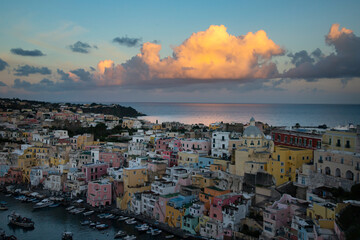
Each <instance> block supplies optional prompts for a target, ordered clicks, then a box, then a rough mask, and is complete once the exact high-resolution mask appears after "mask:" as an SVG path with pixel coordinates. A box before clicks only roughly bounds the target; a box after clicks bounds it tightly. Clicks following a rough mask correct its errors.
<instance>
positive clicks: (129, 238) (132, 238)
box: [123, 235, 136, 240]
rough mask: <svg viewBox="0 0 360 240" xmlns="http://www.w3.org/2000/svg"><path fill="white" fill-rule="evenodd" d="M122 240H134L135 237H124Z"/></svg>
mask: <svg viewBox="0 0 360 240" xmlns="http://www.w3.org/2000/svg"><path fill="white" fill-rule="evenodd" d="M123 239H124V240H134V239H136V236H135V235H131V236H130V235H127V236H126V237H124V238H123Z"/></svg>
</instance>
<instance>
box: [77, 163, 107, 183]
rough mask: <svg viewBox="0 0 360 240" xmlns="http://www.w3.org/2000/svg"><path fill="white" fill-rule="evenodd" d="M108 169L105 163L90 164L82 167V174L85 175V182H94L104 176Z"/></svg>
mask: <svg viewBox="0 0 360 240" xmlns="http://www.w3.org/2000/svg"><path fill="white" fill-rule="evenodd" d="M108 167H109V166H108V164H107V163H90V164H85V165H83V166H82V172H83V173H84V174H85V181H86V182H90V181H94V180H97V179H99V178H101V177H102V176H104V175H106V174H107V169H108Z"/></svg>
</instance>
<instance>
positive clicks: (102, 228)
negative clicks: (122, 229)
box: [96, 223, 109, 230]
mask: <svg viewBox="0 0 360 240" xmlns="http://www.w3.org/2000/svg"><path fill="white" fill-rule="evenodd" d="M107 228H109V225H107V224H105V223H103V224H98V225H96V229H97V230H104V229H107Z"/></svg>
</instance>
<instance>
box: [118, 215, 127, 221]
mask: <svg viewBox="0 0 360 240" xmlns="http://www.w3.org/2000/svg"><path fill="white" fill-rule="evenodd" d="M127 219H129V217H125V216H120V217H119V219H118V221H124V220H127Z"/></svg>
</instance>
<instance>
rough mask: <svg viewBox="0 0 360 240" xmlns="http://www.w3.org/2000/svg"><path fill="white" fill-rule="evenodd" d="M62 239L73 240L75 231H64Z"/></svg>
mask: <svg viewBox="0 0 360 240" xmlns="http://www.w3.org/2000/svg"><path fill="white" fill-rule="evenodd" d="M61 239H62V240H72V239H73V233H72V232H63V234H62V237H61Z"/></svg>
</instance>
